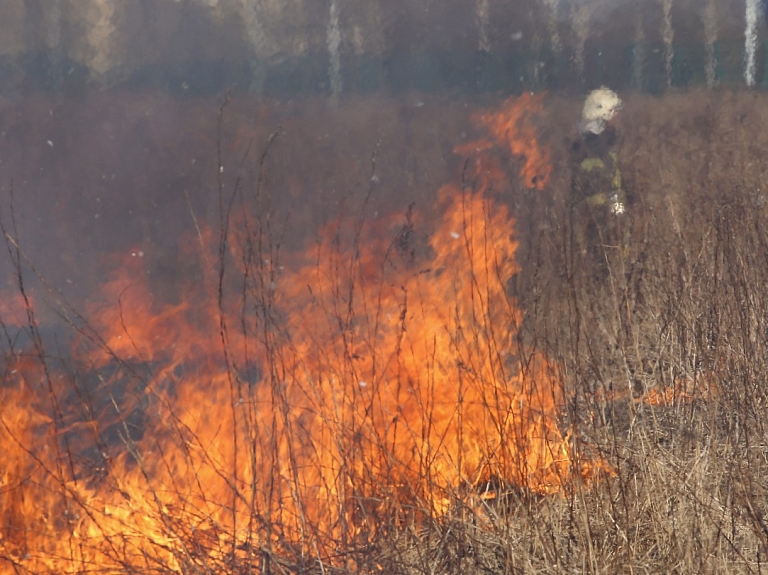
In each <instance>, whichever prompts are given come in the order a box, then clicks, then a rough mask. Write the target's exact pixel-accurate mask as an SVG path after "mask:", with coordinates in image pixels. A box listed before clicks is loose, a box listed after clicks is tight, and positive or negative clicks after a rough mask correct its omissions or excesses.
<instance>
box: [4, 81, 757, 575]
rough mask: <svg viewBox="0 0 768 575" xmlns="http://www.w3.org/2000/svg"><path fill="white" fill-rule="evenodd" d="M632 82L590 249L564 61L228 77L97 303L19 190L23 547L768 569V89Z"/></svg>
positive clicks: (12, 300) (117, 258)
mask: <svg viewBox="0 0 768 575" xmlns="http://www.w3.org/2000/svg"><path fill="white" fill-rule="evenodd" d="M624 100H625V102H624V108H623V110H622V113H621V116H620V118H619V123H618V126H617V129H618V133H619V144H618V146H619V148H618V149H619V161H620V163H621V169H622V179H623V185H624V187H625V189H626V191H627V194H628V196H629V198H630V201H629V204H628V208H627V213H626V214H624V215H623V216H622V217H623V218H624V220H623V222H622V225H623V226H624V233H622V234H621V235H619V236H618V238H619V239H618V240H615V241H609V240H608V238H606V241H604V242H603V243H602V244H601V245H600V254H601V257H602V261H601V265H600V266H599V267H600V269H599V270H597V269H595V267H594V266H592V265H591V264H590V260H589V258H585V257H584V253H585V246H584V245H583V243H582V242H581V240H580V239H579V238H581V237H583V233H582V232H583V230H584V226H586V225H587V222H584V221H581V220H580V218H579V217H577V215H576V214H575V213H574V212H573V211H572V210H571V207H570V206H571V202H570V199H569V191H570V187H569V186H570V165H569V157H568V149H569V145H570V142H571V141H572V140H573V138H574V137H575V125H576V122H575V119H576V118H578V114H579V111H580V103H581V102H580V99H579V98H565V97H560V96H554V95H547V94H542V95H536V96H534V95H524V96H521V97H514V98H511V99H502V98H499V99H493V98H489V99H488V101H486V102H482V103H475V104H473V105H472V106H465V105H464V104H463V103H461V102H458V101H456V100H453V101H442V102H439V101H434V100H431V99H428V98H426V99H424V100H422V99H420V98H418V97H413V98H411V99H409V100H407V101H405V102H403V103H400V104H398V106H399V107H398V106H394V105H392V106H394V107H392V108H385V107H383V106H370V105H365V103H363V102H350V103H349V105H348V107H346V108H345V107H344V105H343V103H342V105H340V106H339V107H338V108H331V109H325V108H322V107H321V106H320V105H318V104H315V105H314V106H315V108H312V107H311V105H310V104H307V103H304V105H305V106H307V110H309V111H306V112H304V113H303V114H304V115H302V113H299V112H297V111H296V110H295V109H292V110H287V109H286V107H285V105H283V106H282V107H280V111H279V113H278V112H275V111H272V112H270V111H269V110H267V109H266V108H265V110H263V111H262V112H261V115H257V120H251V123H247V122H245V120H244V118H245V111H244V108H243V106H242V104H238V102H237V101H234V102H232V103H231V104H229V105H228V106H223V107H222V108H221V110H220V113H219V115H218V116H216V114H215V113H214V114H213V116H212V117H213V120H210V119H208V120H205V121H203V120H196V121H197V122H199V124H200V125H199V126H197V127H195V126H192V125H191V124H190V125H189V126H188V129H189V131H190V133H195V132H194V131H195V130H199V132H201V133H206V134H207V140H206V141H205V142H203V143H201V144H195V145H196V146H197V147H199V148H200V149H203V148H205V149H207V150H209V151H208V152H207V154H208V155H207V156H206V158H207V159H206V160H205V170H207V171H206V172H205V173H207V174H208V175H207V176H205V177H201V183H200V185H205V186H207V188H206V189H207V190H208V191H209V196H210V197H209V198H208V199H207V200H205V201H198V200H197V199H195V198H194V197H192V199H190V196H189V195H188V196H187V197H186V201H185V202H182V203H181V204H180V205H181V206H183V207H182V208H181V210H177V211H179V212H180V213H182V214H183V215H184V217H185V218H187V221H188V225H186V226H184V225H182V224H179V223H178V222H176V223H174V224H169V226H170V227H171V229H172V232H169V233H172V234H173V235H175V236H176V237H175V238H174V242H175V243H176V244H177V245H176V246H175V247H174V248H173V254H174V258H175V259H176V260H177V263H176V264H171V263H169V261H168V258H163V257H161V256H158V255H156V254H152V253H149V252H148V253H147V254H145V253H144V251H143V248H141V247H135V248H132V249H129V250H122V251H120V250H115V253H116V254H117V255H113V256H111V257H110V259H109V260H108V264H106V266H104V265H103V266H102V268H100V271H99V273H101V275H102V277H101V278H100V279H99V281H98V285H96V287H94V288H93V293H92V294H89V295H88V297H87V298H81V299H80V300H78V301H77V303H72V301H71V300H69V299H67V298H66V297H65V296H63V295H62V294H61V292H60V291H59V290H57V286H55V285H53V284H52V283H51V281H50V280H46V279H45V278H44V276H46V274H45V273H43V271H41V267H40V266H39V265H37V264H36V262H35V258H34V256H32V255H29V252H27V251H26V250H25V244H24V241H23V240H24V234H20V232H19V226H22V227H23V226H24V224H25V223H24V221H21V222H19V221H18V218H17V212H16V210H17V209H18V208H14V207H13V206H11V207H10V208H8V209H4V212H3V217H2V223H3V232H4V235H5V238H6V246H7V247H8V254H9V261H10V269H11V270H12V274H11V275H12V277H13V282H12V284H13V289H12V290H10V289H6V290H5V291H3V293H4V294H5V295H4V301H3V302H2V306H0V318H2V321H3V325H2V327H3V329H2V334H3V344H2V345H3V348H2V349H3V362H2V378H3V379H2V381H1V382H0V406H2V407H0V446H1V447H0V448H1V449H2V453H3V455H2V466H0V572H2V573H25V574H26V573H157V574H165V573H186V574H213V573H242V574H246V573H275V574H282V573H318V574H320V573H323V574H325V573H327V574H331V573H333V574H343V573H393V574H394V573H397V574H403V575H416V574H432V573H443V574H448V573H451V574H454V573H455V574H485V573H488V574H491V573H493V574H496V573H499V574H517V573H520V574H523V573H526V574H527V573H531V574H534V573H563V574H565V573H568V574H572V573H595V574H598V573H605V574H609V573H610V574H613V573H681V574H682V573H761V572H763V571H765V570H768V567H767V566H765V565H764V563H765V561H766V554H767V553H768V480H767V479H766V477H768V429H767V423H768V422H767V420H766V409H767V408H768V405H767V402H768V327H767V326H768V290H766V285H768V196H767V195H766V194H768V187H767V186H768V181H765V180H766V178H768V176H767V175H766V174H768V171H766V169H767V168H768V156H766V154H765V150H767V149H768V132H766V130H765V128H764V126H766V125H768V97H767V96H765V95H764V94H762V93H758V92H746V91H744V92H730V91H724V90H723V91H700V92H697V91H691V92H686V93H676V94H669V95H665V96H660V97H656V96H650V95H641V94H636V95H626V96H624ZM186 112H187V114H189V112H190V110H187V111H186ZM275 115H278V116H280V122H279V124H280V125H279V126H277V125H274V126H273V125H271V124H277V122H276V121H275V120H274V117H275ZM180 116H184V114H182V113H180ZM313 116H315V117H314V118H313ZM217 120H218V121H217ZM505 122H506V124H505ZM360 126H362V127H360ZM499 126H501V128H500V127H499ZM505 126H506V127H505ZM328 134H331V136H332V138H331V141H330V142H328V141H326V140H327V139H328V138H329V136H328ZM190 137H191V136H190ZM324 137H325V138H326V139H323V138H324ZM334 138H336V139H337V141H338V142H339V144H338V145H334V144H333V139H334ZM201 141H202V140H201ZM233 158H235V159H234V160H233ZM336 159H338V163H336V162H335V160H336ZM20 161H21V160H20ZM233 164H234V165H236V166H237V167H236V168H235V169H234V170H231V169H230V168H229V166H232V165H233ZM217 166H219V169H216V168H217ZM221 166H227V169H226V170H224V169H221ZM211 168H212V169H211ZM4 169H6V170H7V169H8V168H7V167H5V168H4ZM209 172H210V173H209ZM201 173H202V172H201ZM313 174H315V176H316V179H315V180H312V175H313ZM533 176H535V177H536V179H535V180H533V179H532V178H533ZM328 182H331V184H329V183H328ZM185 185H186V184H185ZM313 185H314V186H316V188H315V187H313ZM331 187H332V188H333V189H334V190H337V189H338V190H348V191H347V192H339V193H338V194H337V195H328V194H327V190H328V189H330V188H331ZM15 193H18V192H15ZM137 193H140V192H137ZM302 193H304V194H306V198H305V199H304V200H302V199H301V194H302ZM323 194H325V195H323ZM345 194H346V195H345ZM181 197H182V198H183V197H184V196H183V195H182V196H181ZM297 198H298V199H297ZM333 198H341V201H340V203H333V202H336V200H335V199H333ZM331 200H333V201H331ZM19 201H20V202H22V201H23V200H22V199H20V200H19ZM206 202H207V203H206ZM173 211H174V210H173V209H169V212H168V213H170V212H173ZM146 217H147V218H148V219H151V217H150V214H149V210H148V211H147V214H146ZM153 225H154V224H152V223H151V222H150V224H147V225H146V226H144V228H143V230H144V233H146V234H147V235H149V236H151V235H152V234H153V233H155V232H153V231H152V226H153ZM177 228H185V229H183V230H179V231H178V233H176V230H177ZM48 233H53V232H50V231H49V232H48ZM145 239H146V238H145ZM136 245H137V246H142V245H143V244H142V243H141V242H138V243H137V244H136ZM46 257H48V256H46ZM46 261H49V260H46ZM179 261H181V262H182V263H181V264H179V263H178V262H179ZM182 264H183V265H182ZM105 267H108V268H109V269H108V271H106V272H105V271H103V270H104V268H105ZM163 270H165V272H164V275H163ZM54 275H55V274H54ZM94 275H98V274H96V273H94ZM158 278H160V279H158ZM160 283H162V285H160ZM43 308H45V309H43ZM49 316H57V317H59V318H60V319H61V321H63V323H64V325H65V326H66V333H68V334H69V335H68V336H59V337H57V338H53V337H51V336H49V335H48V332H47V327H46V325H45V321H47V320H44V319H41V318H47V317H49Z"/></svg>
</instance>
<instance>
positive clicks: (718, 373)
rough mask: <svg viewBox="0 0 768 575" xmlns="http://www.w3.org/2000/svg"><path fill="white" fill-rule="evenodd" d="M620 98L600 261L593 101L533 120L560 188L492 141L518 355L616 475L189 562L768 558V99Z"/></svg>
mask: <svg viewBox="0 0 768 575" xmlns="http://www.w3.org/2000/svg"><path fill="white" fill-rule="evenodd" d="M624 99H625V105H624V109H623V112H622V116H621V118H620V120H619V126H618V130H619V134H620V136H619V161H620V163H621V167H622V177H623V181H624V187H625V189H626V191H627V194H628V196H629V198H630V201H629V206H628V209H627V213H626V214H625V215H624V216H623V217H624V218H625V225H626V229H627V232H626V233H625V234H622V235H621V236H620V237H619V238H618V241H616V242H608V241H606V242H605V243H604V244H603V245H602V246H601V250H602V255H603V262H601V269H600V270H599V271H598V270H595V269H594V267H592V266H590V265H586V264H585V259H584V257H583V255H584V251H585V246H584V245H583V244H582V243H581V242H580V240H579V239H578V238H579V237H581V235H580V234H581V232H582V231H583V229H584V226H585V225H586V222H584V221H580V220H579V218H578V217H574V214H573V212H572V211H571V209H570V202H569V184H570V166H569V160H568V154H567V149H568V145H569V141H570V140H572V138H573V137H574V136H575V122H574V121H573V118H576V117H578V112H579V108H580V100H579V99H575V98H561V97H557V96H549V97H547V98H546V99H545V104H544V110H545V113H544V114H542V115H540V116H538V117H537V118H536V122H537V127H538V129H539V133H540V134H541V138H542V141H543V143H544V144H545V145H547V146H549V147H550V149H551V150H552V162H553V176H552V179H551V181H550V183H549V184H548V185H547V187H546V188H545V189H544V190H541V191H535V190H529V189H525V188H524V187H522V186H521V185H520V184H519V183H517V180H516V179H515V174H516V169H517V167H518V162H519V159H517V158H514V157H509V155H508V154H506V155H505V152H504V151H501V150H497V151H496V152H494V153H495V154H497V155H498V158H499V161H500V163H501V164H502V165H504V166H506V168H505V169H507V170H508V171H509V179H510V182H511V183H510V185H509V187H508V188H507V189H503V190H491V191H490V192H491V193H493V194H495V195H496V197H497V198H498V201H501V202H505V203H507V204H508V205H509V206H510V207H511V213H512V214H513V215H514V217H515V218H516V221H515V222H510V230H513V229H514V231H515V234H516V235H517V237H518V239H519V241H520V247H519V250H518V254H517V257H518V263H519V265H520V272H519V273H518V274H517V275H516V276H514V277H513V278H510V279H509V284H508V286H509V287H508V289H509V293H510V295H511V296H512V297H514V298H515V299H516V300H517V302H518V304H519V306H520V308H521V309H522V310H523V311H524V314H525V316H524V320H523V323H522V325H521V327H520V329H519V332H518V336H517V337H518V344H519V349H520V350H525V352H526V353H527V352H534V351H535V352H541V353H543V354H544V355H545V356H546V357H547V358H548V359H549V360H550V362H552V364H553V365H555V366H556V369H557V370H558V373H559V374H560V376H561V377H560V379H561V382H562V386H563V392H564V397H565V398H566V400H565V403H564V405H563V407H562V413H561V422H560V426H561V429H562V430H563V432H564V433H567V434H568V437H569V440H570V441H571V443H572V445H573V449H574V453H575V454H576V457H577V465H578V462H579V458H581V459H580V460H581V461H583V462H589V461H594V460H595V458H598V457H599V458H601V459H604V460H605V461H606V462H607V464H608V467H610V470H611V471H610V472H608V471H605V472H600V473H596V474H595V476H594V478H593V479H592V480H590V481H582V480H581V478H580V476H579V474H578V473H574V474H573V477H572V478H570V479H567V480H566V482H565V483H566V488H565V489H564V490H563V492H562V493H560V494H556V495H551V496H542V495H539V494H536V493H533V492H531V491H528V490H526V489H523V488H519V487H515V486H514V485H508V484H506V483H505V482H504V480H503V478H495V479H493V480H489V481H488V482H486V483H485V484H484V486H483V487H484V489H485V490H486V491H489V490H490V491H492V492H493V497H480V496H477V497H474V498H472V497H469V498H466V497H465V498H458V497H457V503H456V504H455V505H454V506H453V507H452V508H451V509H450V510H449V511H448V512H446V513H445V514H443V515H440V516H435V515H434V514H431V513H429V512H426V511H425V512H423V513H422V512H420V511H419V510H415V511H414V512H413V513H411V514H408V513H403V512H402V510H400V514H399V515H398V516H396V517H395V516H392V517H380V518H378V526H377V527H376V529H373V530H371V531H370V532H367V531H364V530H360V531H359V532H358V533H357V534H356V535H355V536H351V537H349V538H348V539H346V540H345V541H343V542H341V541H339V542H335V543H333V542H332V543H330V544H329V545H327V546H326V549H333V552H331V553H327V552H326V553H323V554H320V555H315V556H313V555H312V554H311V553H310V554H307V552H306V549H304V548H300V546H293V545H292V543H291V542H289V541H285V542H283V544H282V545H281V546H280V549H279V552H278V551H277V550H270V549H268V548H265V547H263V546H262V547H260V548H259V549H258V551H256V550H254V552H253V553H251V552H250V550H245V551H247V552H245V553H239V554H238V556H240V557H241V558H240V559H238V560H234V555H236V554H235V553H234V552H233V559H232V560H231V561H230V560H226V561H222V562H221V563H220V564H216V563H215V562H212V561H208V562H206V561H200V562H197V561H194V560H193V559H194V558H192V559H190V563H189V564H188V565H186V566H184V565H182V569H183V570H184V571H185V572H187V573H214V572H217V573H218V572H220V573H225V572H226V573H232V572H236V573H353V572H368V573H391V574H403V575H416V574H431V573H443V574H449V573H450V574H486V573H488V574H490V573H494V574H495V573H499V574H517V573H520V574H522V573H563V574H565V573H568V574H571V573H605V574H609V573H761V572H763V571H765V570H768V566H765V565H763V563H765V561H766V557H767V556H768V479H767V478H768V288H767V287H766V286H768V154H766V150H768V131H767V130H765V126H766V125H768V96H766V95H764V94H761V93H756V92H746V91H744V92H731V91H725V90H723V91H699V92H695V91H694V92H687V93H680V94H669V95H665V96H662V97H656V96H650V95H639V94H638V95H627V96H624ZM428 107H429V106H428ZM456 107H457V106H456V105H455V103H454V104H451V105H449V106H447V108H448V109H449V110H450V111H451V113H452V114H456V113H457V111H456V110H455V108H456ZM409 109H410V108H409ZM409 113H410V112H409ZM436 113H437V112H436ZM461 127H463V126H461ZM457 129H458V128H457ZM260 136H262V135H261V134H260ZM263 142H264V138H262V139H261V141H260V142H256V143H255V144H254V146H256V147H260V146H261V148H263V147H264V144H263ZM385 144H386V143H385ZM384 147H386V145H384ZM443 147H445V146H443ZM261 148H260V150H261ZM270 153H272V154H279V153H283V152H280V148H279V146H278V147H277V148H276V150H275V151H272V152H270ZM387 153H391V152H387ZM257 157H258V156H257ZM286 157H287V156H285V157H283V156H280V157H279V159H278V160H272V159H270V158H269V157H268V156H267V157H266V158H267V159H266V160H262V161H263V162H266V163H269V162H273V165H272V168H273V176H272V177H271V179H268V181H265V182H266V183H264V185H265V186H266V188H265V189H269V188H271V189H272V192H271V193H276V192H275V190H274V188H275V186H279V184H280V181H279V179H280V176H279V175H274V168H275V167H276V166H277V167H279V166H280V165H283V164H285V163H286V162H287V160H286V159H285V158H286ZM398 161H399V160H398V159H397V158H396V157H395V158H393V160H392V162H393V163H396V162H398ZM447 161H449V162H451V161H453V160H447ZM454 164H455V162H454ZM453 167H454V168H455V167H457V165H454V166H453ZM387 169H388V166H387V165H386V164H384V165H380V166H379V167H378V170H379V171H380V172H382V171H384V172H385V171H386V170H387ZM365 170H367V167H365V168H362V169H361V171H362V172H365ZM406 171H407V170H406ZM414 177H415V178H416V179H417V180H418V179H420V177H419V176H414ZM382 179H385V178H382ZM421 179H426V176H423V177H422V178H421ZM255 181H260V180H258V179H256V180H255ZM259 185H261V184H259ZM381 186H382V187H385V186H386V181H384V182H383V183H382V184H381ZM262 193H267V192H262ZM392 193H393V194H394V193H395V190H392ZM420 201H422V202H428V201H429V198H420ZM350 211H354V208H351V209H350ZM417 231H418V230H417ZM281 233H282V232H281ZM521 353H523V352H522V351H521ZM115 369H117V368H115ZM254 377H256V376H254ZM83 401H85V400H83ZM135 425H136V426H137V427H140V426H141V420H140V418H138V419H137V420H136V423H135ZM479 489H480V487H479V486H478V490H479ZM475 495H477V494H475ZM462 500H463V501H465V503H459V501H462ZM467 500H472V501H474V503H473V504H469V503H466V501H467ZM278 527H279V526H276V529H275V531H276V532H279V528H278ZM182 529H184V528H182ZM184 537H187V535H186V534H185V535H184ZM190 548H194V546H190ZM0 549H2V548H1V547H0ZM240 551H243V550H242V549H241V550H240ZM0 552H1V551H0ZM246 557H248V558H247V559H246ZM126 569H127V570H126V572H130V569H129V568H128V567H126ZM160 571H161V569H160ZM91 572H98V568H95V569H94V570H93V571H91ZM137 572H138V571H137Z"/></svg>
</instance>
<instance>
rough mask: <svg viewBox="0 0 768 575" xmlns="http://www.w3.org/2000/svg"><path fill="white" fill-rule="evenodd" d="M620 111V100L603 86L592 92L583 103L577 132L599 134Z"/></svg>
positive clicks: (614, 93)
mask: <svg viewBox="0 0 768 575" xmlns="http://www.w3.org/2000/svg"><path fill="white" fill-rule="evenodd" d="M620 109H621V98H619V96H618V95H617V94H616V92H614V91H613V90H609V89H608V88H606V87H605V86H602V87H600V88H598V89H597V90H592V91H591V92H590V93H589V96H587V99H586V100H585V101H584V110H583V111H582V112H581V123H580V124H579V131H580V132H582V133H585V132H591V133H593V134H600V133H602V131H603V130H605V124H606V123H607V122H609V121H611V119H612V118H613V117H614V116H615V115H616V112H618V111H619V110H620Z"/></svg>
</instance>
